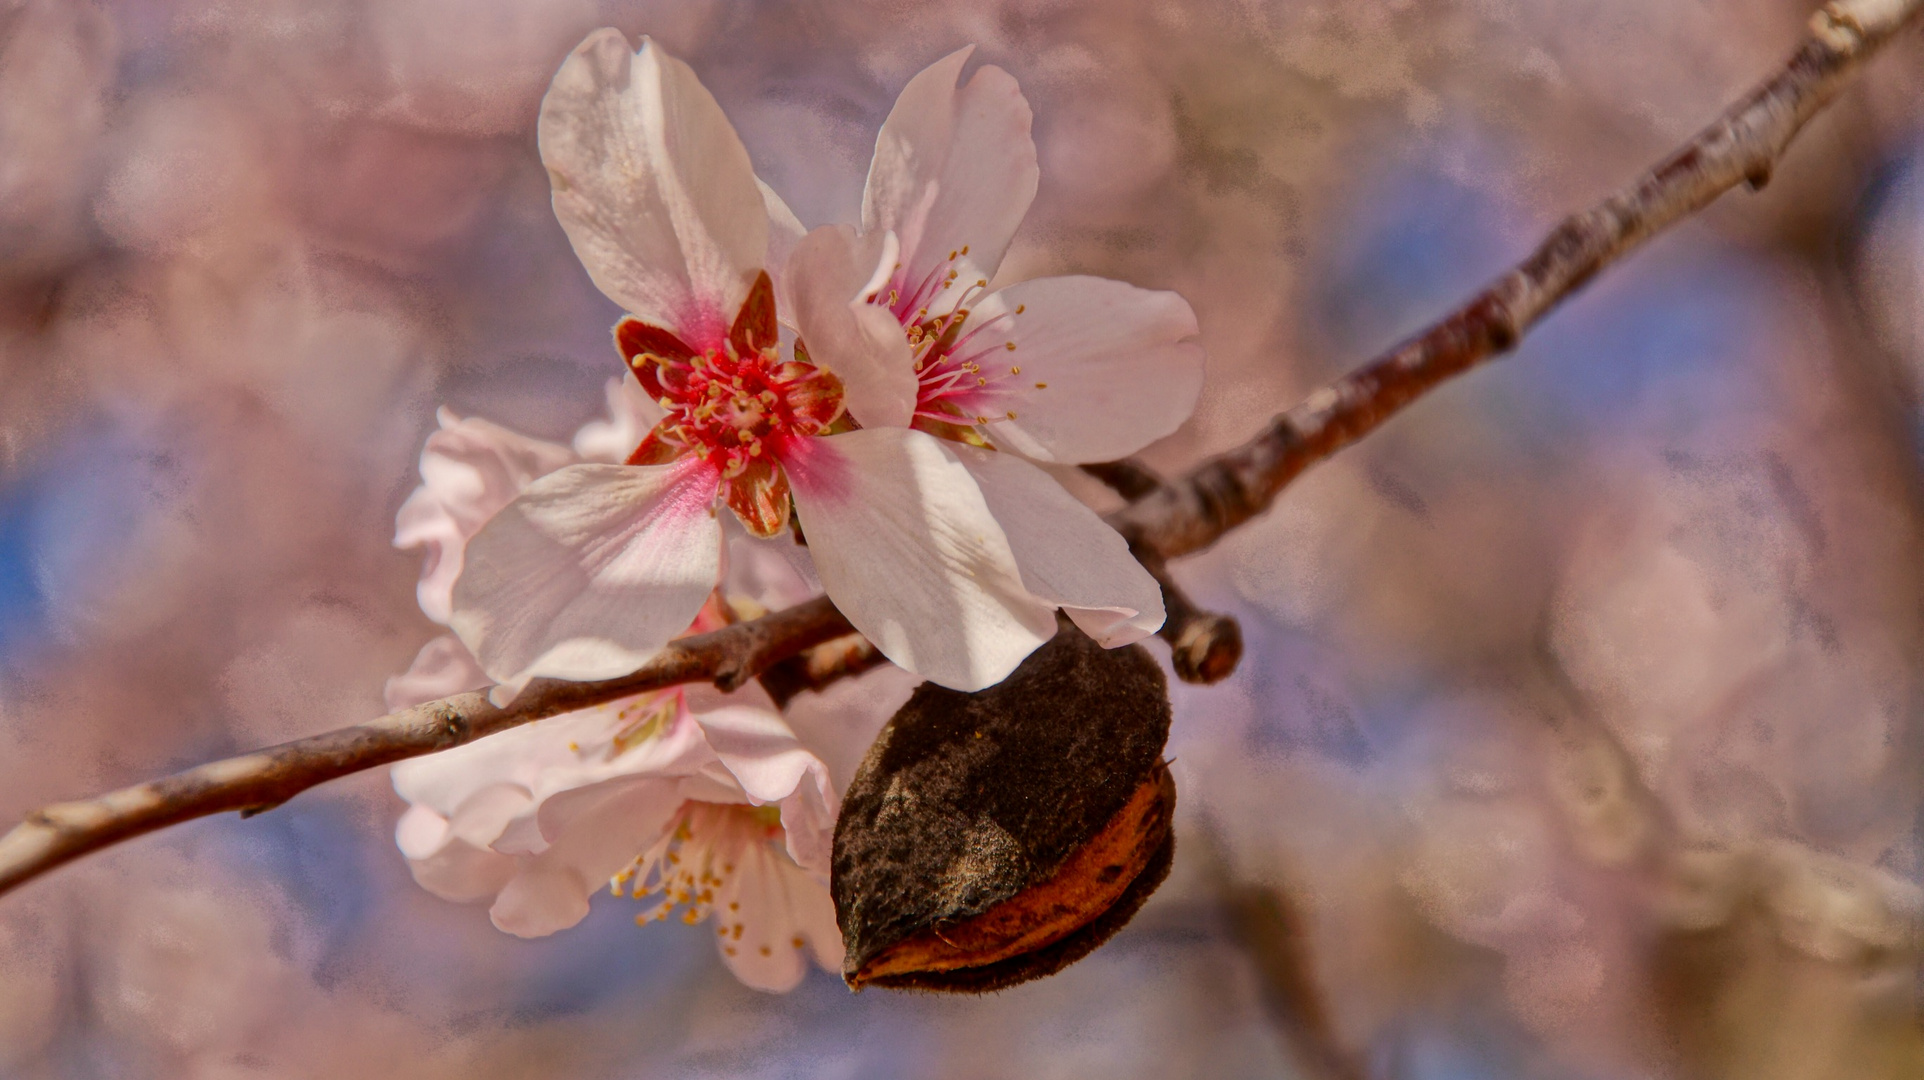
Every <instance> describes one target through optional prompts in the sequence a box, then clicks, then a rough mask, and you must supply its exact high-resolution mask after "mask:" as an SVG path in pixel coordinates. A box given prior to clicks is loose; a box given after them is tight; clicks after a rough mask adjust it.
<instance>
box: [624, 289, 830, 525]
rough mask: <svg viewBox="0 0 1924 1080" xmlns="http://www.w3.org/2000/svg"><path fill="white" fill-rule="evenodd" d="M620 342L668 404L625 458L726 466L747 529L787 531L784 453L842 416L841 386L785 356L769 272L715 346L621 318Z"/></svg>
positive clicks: (645, 383) (724, 478) (725, 477)
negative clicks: (694, 459) (695, 343)
mask: <svg viewBox="0 0 1924 1080" xmlns="http://www.w3.org/2000/svg"><path fill="white" fill-rule="evenodd" d="M615 343H616V345H617V346H618V347H619V348H620V349H621V355H622V357H623V358H625V359H626V360H627V361H628V366H629V367H630V368H631V369H633V371H634V373H635V377H636V378H638V379H640V380H641V385H642V387H643V388H644V389H646V390H647V391H648V395H649V396H650V397H652V398H654V399H655V401H656V402H657V403H658V404H660V405H661V407H662V408H663V409H666V410H667V411H668V415H667V416H666V417H665V418H663V419H662V421H661V422H660V423H658V424H656V425H655V428H654V430H653V431H650V432H649V433H648V437H647V438H646V439H643V440H642V443H641V445H640V446H639V447H637V448H636V449H635V452H634V453H633V454H631V455H630V456H629V458H628V464H630V465H660V464H665V463H667V462H670V461H675V460H678V459H681V458H684V457H687V456H689V455H691V454H692V455H694V456H695V457H699V458H701V459H702V460H704V461H707V462H709V463H710V464H712V465H714V466H715V467H716V469H718V470H719V471H720V474H721V487H722V491H723V493H724V494H725V495H726V499H727V502H728V506H729V508H730V509H732V510H734V511H735V514H736V516H738V517H740V518H741V520H742V524H743V525H745V526H747V528H748V530H749V531H750V532H752V533H754V534H755V535H757V536H773V535H775V534H776V533H779V532H781V531H782V529H783V528H785V527H786V526H787V524H788V514H789V493H788V478H787V477H786V476H785V475H784V474H783V473H782V468H781V464H780V459H781V457H782V456H783V454H784V453H785V452H786V450H787V449H788V447H789V445H790V444H791V443H792V442H793V441H794V440H796V439H802V438H807V437H809V436H813V435H819V434H821V433H822V432H824V431H826V430H828V428H829V426H830V425H831V424H833V423H835V421H836V420H838V419H839V418H840V417H841V415H842V384H841V381H840V380H838V379H836V378H835V376H834V375H833V374H831V373H829V372H827V371H824V370H822V369H821V368H818V367H816V366H814V365H813V364H810V363H808V362H806V361H805V360H802V359H795V360H789V361H785V362H784V361H783V360H782V359H781V357H780V353H779V348H780V341H779V338H778V332H777V330H776V325H775V292H774V288H773V286H772V285H771V283H770V282H769V279H768V274H767V273H763V274H762V275H761V276H760V277H758V278H757V279H756V281H755V285H754V287H753V288H751V289H750V290H749V293H748V298H747V299H746V300H744V301H743V302H742V309H741V312H740V313H739V314H738V315H737V316H736V317H735V323H734V326H733V327H732V328H731V329H730V330H729V332H728V336H727V338H726V339H724V340H723V341H721V342H720V343H718V344H716V345H714V346H712V347H710V348H707V349H705V350H701V349H696V348H694V347H692V346H690V345H689V344H688V343H686V342H684V341H682V340H681V339H680V338H679V337H677V336H675V335H674V334H673V333H671V332H669V331H667V330H664V329H662V328H661V327H658V326H652V325H650V324H648V323H645V322H642V321H641V320H639V319H636V318H633V317H629V318H624V319H622V320H621V322H620V323H618V324H616V326H615ZM803 355H805V354H803Z"/></svg>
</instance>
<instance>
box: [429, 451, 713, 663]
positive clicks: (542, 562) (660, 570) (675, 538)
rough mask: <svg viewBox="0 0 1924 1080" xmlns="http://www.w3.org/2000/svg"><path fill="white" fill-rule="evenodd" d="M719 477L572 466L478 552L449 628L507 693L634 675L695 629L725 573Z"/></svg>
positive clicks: (482, 539) (542, 483) (698, 464)
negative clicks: (538, 682)
mask: <svg viewBox="0 0 1924 1080" xmlns="http://www.w3.org/2000/svg"><path fill="white" fill-rule="evenodd" d="M715 485H716V471H715V469H714V468H713V467H712V466H709V465H708V464H707V463H705V462H702V461H700V460H699V459H694V458H691V459H689V460H688V461H686V462H682V463H677V464H674V465H659V466H648V467H637V466H624V465H572V466H569V467H568V468H565V469H562V470H560V471H559V472H556V473H552V474H550V475H548V476H545V477H543V478H542V479H540V480H539V481H536V482H535V483H533V484H531V485H529V487H528V489H527V490H526V491H524V492H523V493H522V494H521V496H520V498H517V499H516V500H515V501H514V502H512V503H510V504H509V505H508V506H507V507H505V508H504V509H503V510H502V511H501V512H500V513H498V514H496V515H495V516H494V518H493V519H492V520H491V521H489V522H488V524H487V525H486V526H485V527H484V528H482V530H481V531H480V532H479V533H477V534H476V535H475V537H474V539H472V540H470V541H469V542H468V560H467V561H468V566H467V570H466V571H465V572H464V573H463V574H462V575H461V579H460V580H459V581H458V582H456V583H455V588H454V613H453V617H452V618H451V619H450V620H449V622H450V625H451V626H452V627H453V628H454V632H455V633H456V634H458V635H459V636H460V637H461V640H462V642H463V643H465V644H466V645H467V646H468V647H469V648H470V649H473V650H474V654H475V656H476V657H477V658H479V659H480V661H481V666H482V668H483V669H484V670H486V671H487V672H488V674H489V675H491V676H493V677H494V679H495V681H496V682H498V683H502V684H506V685H508V686H512V687H514V688H515V689H516V690H518V689H519V688H520V687H521V686H523V685H526V683H527V681H528V680H529V679H531V678H533V677H536V676H548V677H552V678H560V679H606V678H612V677H614V676H616V675H621V674H625V673H627V672H630V671H633V670H634V669H635V668H637V667H639V666H640V665H641V663H642V662H643V661H644V660H646V659H647V658H648V657H649V656H650V655H652V654H653V653H654V652H655V651H656V650H658V649H660V648H661V647H662V646H663V645H664V644H666V643H667V642H668V640H669V639H670V638H672V637H674V636H675V635H676V634H679V633H681V632H682V631H683V630H685V629H687V627H688V624H689V622H691V621H692V620H693V619H694V617H695V613H696V612H697V611H699V610H700V609H701V606H702V603H703V602H704V601H705V600H707V598H708V594H709V592H710V591H711V590H713V588H714V586H715V581H716V579H717V577H718V576H719V575H720V573H721V527H720V525H718V524H717V523H716V521H715V518H714V515H713V513H712V506H713V502H714V497H715Z"/></svg>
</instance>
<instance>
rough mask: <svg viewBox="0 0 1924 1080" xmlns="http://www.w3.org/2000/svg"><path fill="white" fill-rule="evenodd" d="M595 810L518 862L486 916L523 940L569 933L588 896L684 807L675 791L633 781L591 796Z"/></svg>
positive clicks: (601, 787) (583, 911) (604, 787)
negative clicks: (565, 931) (552, 840)
mask: <svg viewBox="0 0 1924 1080" xmlns="http://www.w3.org/2000/svg"><path fill="white" fill-rule="evenodd" d="M585 795H586V796H587V797H589V798H591V799H592V803H593V805H592V806H590V807H586V808H583V809H582V810H580V811H579V812H578V813H576V814H574V815H573V816H572V823H571V826H570V827H569V828H568V829H566V830H564V831H563V832H562V833H561V834H560V835H558V836H557V837H555V839H554V842H553V843H552V844H551V845H549V847H548V848H547V850H545V851H543V852H542V853H541V854H539V855H533V856H522V857H520V858H519V859H518V860H517V868H516V873H515V875H514V879H513V880H511V881H509V882H508V883H507V884H506V885H505V886H504V887H503V888H502V889H501V893H500V895H499V896H497V897H496V898H495V901H494V906H493V907H492V908H490V909H489V911H488V914H489V915H490V916H491V917H492V918H493V920H494V925H495V926H497V927H500V928H501V929H502V930H505V931H507V932H508V933H510V934H514V935H516V936H518V937H541V936H542V935H545V934H552V933H554V932H555V931H556V930H565V929H567V928H568V927H570V926H573V925H574V924H576V923H578V922H580V921H581V920H582V917H583V916H585V915H587V914H588V897H589V896H590V895H592V894H593V893H594V892H595V891H596V890H598V889H605V888H607V887H608V879H609V878H611V877H613V876H614V875H615V874H617V873H619V872H620V871H621V870H622V869H623V868H624V867H626V866H627V865H628V864H629V863H630V862H632V861H634V858H635V856H636V855H638V854H640V853H641V852H642V851H644V850H646V849H647V847H648V846H649V845H650V844H652V843H654V841H655V840H656V838H657V837H659V836H660V835H661V831H662V829H663V828H665V827H666V826H667V825H668V822H669V820H670V819H671V818H672V817H673V816H674V813H675V811H676V809H678V808H679V807H680V806H681V804H682V794H681V792H680V791H679V790H677V788H676V786H675V785H673V784H660V783H650V782H648V781H645V780H631V781H627V782H625V783H616V784H603V785H599V786H597V787H596V788H593V789H591V790H590V791H588V792H586V793H585Z"/></svg>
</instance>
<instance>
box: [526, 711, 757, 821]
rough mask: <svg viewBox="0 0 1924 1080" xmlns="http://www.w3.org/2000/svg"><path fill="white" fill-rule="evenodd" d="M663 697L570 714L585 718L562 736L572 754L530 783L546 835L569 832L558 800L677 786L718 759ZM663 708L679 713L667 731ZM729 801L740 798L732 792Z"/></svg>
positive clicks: (547, 765) (690, 720)
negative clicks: (622, 785)
mask: <svg viewBox="0 0 1924 1080" xmlns="http://www.w3.org/2000/svg"><path fill="white" fill-rule="evenodd" d="M669 693H670V694H671V695H672V693H673V692H672V691H671V692H669ZM659 697H660V696H659V695H653V694H650V695H643V696H642V697H639V698H629V699H627V700H626V701H625V702H624V703H623V704H622V707H620V708H615V707H612V706H604V707H602V708H600V709H596V710H584V711H583V712H581V713H573V714H570V715H571V716H578V717H582V718H583V722H582V723H581V724H579V725H577V726H575V727H573V728H572V730H568V731H565V732H560V731H558V732H557V734H565V735H566V736H567V746H568V748H569V751H570V752H569V753H568V754H566V755H565V756H563V755H557V756H556V758H555V759H554V760H551V761H547V762H544V763H543V765H542V767H541V770H540V772H539V774H538V775H536V776H534V777H532V778H531V779H530V780H529V781H528V787H529V790H531V791H532V792H533V793H534V797H535V801H536V802H537V803H538V804H539V813H540V815H541V835H542V836H545V837H553V836H556V835H559V834H560V832H561V831H562V830H563V829H565V828H566V827H567V813H568V811H567V810H566V809H565V803H564V802H558V801H557V800H558V799H560V798H561V796H563V795H565V794H566V793H567V792H571V791H577V790H581V789H584V788H590V787H593V786H595V785H597V784H602V783H606V782H609V781H614V780H623V779H630V778H656V779H664V780H668V781H676V780H679V779H680V778H684V777H689V776H694V775H697V774H699V773H700V772H701V771H702V770H703V769H704V768H705V767H707V766H708V765H709V764H710V763H711V762H713V761H714V760H715V753H714V751H713V750H711V749H710V748H709V746H708V743H707V741H706V740H705V739H704V737H703V734H702V728H701V725H700V724H698V723H696V721H695V717H694V716H692V715H691V714H690V713H689V712H688V711H687V710H686V709H685V708H682V707H681V705H680V703H679V702H677V701H675V700H673V699H672V698H670V699H669V700H667V701H665V702H664V701H662V700H659ZM664 706H665V707H667V708H671V709H674V710H675V712H674V713H673V716H672V719H671V720H670V721H669V723H668V724H667V726H666V727H665V728H660V729H655V728H653V727H652V726H651V725H652V723H653V719H652V718H653V716H654V715H655V714H656V710H657V709H658V708H661V707H664ZM727 797H728V798H739V797H740V794H739V792H736V791H733V790H732V789H731V791H730V793H729V795H728V796H727ZM496 846H497V847H499V846H500V845H498V844H497V845H496Z"/></svg>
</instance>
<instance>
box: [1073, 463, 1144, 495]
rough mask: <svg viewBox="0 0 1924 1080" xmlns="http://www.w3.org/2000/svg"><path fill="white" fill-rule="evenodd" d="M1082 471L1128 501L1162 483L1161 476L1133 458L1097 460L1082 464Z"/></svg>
mask: <svg viewBox="0 0 1924 1080" xmlns="http://www.w3.org/2000/svg"><path fill="white" fill-rule="evenodd" d="M1082 471H1083V472H1086V473H1088V474H1089V475H1090V476H1093V477H1095V478H1096V479H1098V480H1100V481H1102V482H1103V483H1104V484H1107V485H1108V486H1109V489H1110V490H1111V491H1114V492H1115V493H1116V494H1118V495H1120V496H1122V497H1123V498H1125V499H1128V500H1129V501H1130V502H1135V501H1136V500H1137V499H1140V498H1142V497H1143V496H1145V495H1150V494H1154V493H1155V492H1157V491H1160V490H1161V489H1162V484H1163V479H1162V477H1160V476H1157V475H1156V473H1155V471H1154V470H1152V469H1151V468H1149V466H1147V465H1144V464H1143V463H1142V462H1140V461H1137V460H1136V459H1135V458H1123V459H1122V460H1121V461H1098V462H1096V463H1094V464H1092V465H1084V466H1082Z"/></svg>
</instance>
